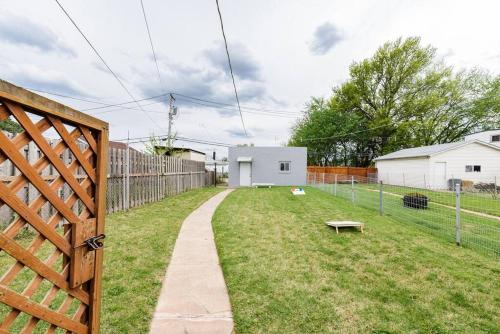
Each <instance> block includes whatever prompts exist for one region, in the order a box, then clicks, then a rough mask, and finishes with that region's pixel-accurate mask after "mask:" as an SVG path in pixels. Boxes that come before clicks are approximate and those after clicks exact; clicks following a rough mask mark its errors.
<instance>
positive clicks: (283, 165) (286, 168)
mask: <svg viewBox="0 0 500 334" xmlns="http://www.w3.org/2000/svg"><path fill="white" fill-rule="evenodd" d="M280 172H281V173H290V161H280Z"/></svg>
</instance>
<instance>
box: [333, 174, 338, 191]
mask: <svg viewBox="0 0 500 334" xmlns="http://www.w3.org/2000/svg"><path fill="white" fill-rule="evenodd" d="M333 195H334V196H337V174H335V183H334V184H333Z"/></svg>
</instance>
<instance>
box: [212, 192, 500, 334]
mask: <svg viewBox="0 0 500 334" xmlns="http://www.w3.org/2000/svg"><path fill="white" fill-rule="evenodd" d="M306 192H307V195H306V196H302V197H300V196H292V195H291V194H290V192H289V189H288V188H273V189H238V190H236V191H234V192H233V193H232V194H230V195H229V197H228V198H227V199H226V200H225V201H224V202H223V203H222V204H221V205H220V206H219V208H218V209H217V211H216V213H215V216H214V219H213V225H214V230H215V236H216V242H217V248H218V251H219V257H220V260H221V264H222V268H223V271H224V276H225V280H226V283H227V285H228V289H229V294H230V298H231V303H232V307H233V313H234V319H235V323H236V331H237V333H408V332H412V333H480V332H483V333H498V332H500V325H499V324H500V283H499V280H498V275H499V274H500V264H499V262H498V260H497V259H495V258H492V257H488V256H485V255H482V254H480V253H477V252H475V251H473V250H470V249H466V248H459V247H456V246H454V245H453V244H451V243H449V242H447V241H445V240H442V239H439V238H436V237H434V236H432V235H430V234H427V233H424V232H423V231H422V230H421V229H419V228H416V227H415V226H412V225H411V224H408V223H401V222H397V221H396V220H393V219H391V218H388V217H382V216H379V215H378V214H377V213H376V212H374V211H373V210H368V209H364V208H361V207H359V206H354V205H352V204H351V203H350V202H349V201H346V200H344V199H342V198H338V197H333V196H331V195H330V194H328V193H326V192H322V191H320V190H318V189H313V188H306ZM347 219H348V220H357V221H361V222H364V223H365V224H366V226H365V234H361V233H359V232H357V231H356V230H350V229H349V230H343V231H342V232H341V233H340V234H339V235H336V234H335V231H334V230H333V229H331V228H329V227H327V226H325V225H324V222H325V221H327V220H347Z"/></svg>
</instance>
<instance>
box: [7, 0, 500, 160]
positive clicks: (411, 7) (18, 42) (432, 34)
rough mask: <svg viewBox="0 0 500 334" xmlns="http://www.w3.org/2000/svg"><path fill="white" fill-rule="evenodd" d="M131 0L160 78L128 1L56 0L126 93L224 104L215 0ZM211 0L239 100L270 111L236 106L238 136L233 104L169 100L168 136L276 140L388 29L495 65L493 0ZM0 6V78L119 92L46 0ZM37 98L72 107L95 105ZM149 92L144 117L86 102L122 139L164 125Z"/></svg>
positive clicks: (82, 91) (107, 94) (497, 9)
mask: <svg viewBox="0 0 500 334" xmlns="http://www.w3.org/2000/svg"><path fill="white" fill-rule="evenodd" d="M143 1H144V6H145V9H146V14H147V18H148V22H149V25H150V30H151V35H152V38H153V44H154V46H155V49H156V52H157V56H158V61H159V67H160V72H161V79H162V82H163V85H162V84H160V80H159V78H158V74H157V71H156V67H155V63H154V60H153V57H152V52H151V48H150V44H149V40H148V35H147V30H146V26H145V23H144V18H143V15H142V11H141V5H140V1H139V0H137V1H136V0H128V1H123V0H122V1H118V0H107V1H102V0H101V1H97V0H86V1H76V0H72V1H69V0H60V2H61V3H62V5H63V6H64V7H65V8H66V10H67V11H68V13H69V14H70V15H71V16H72V17H73V19H74V20H75V21H76V23H77V24H78V25H79V26H80V28H81V29H82V30H83V31H84V33H85V34H86V35H87V37H88V38H89V39H90V40H91V42H92V43H93V44H94V45H95V47H96V48H97V49H98V50H99V51H100V53H101V55H102V56H103V57H104V59H105V60H106V61H107V62H108V64H109V66H110V67H111V68H112V69H113V70H114V71H115V72H116V73H117V75H118V76H119V77H120V78H121V79H122V81H123V82H124V84H125V85H126V87H127V88H128V89H129V90H130V91H131V92H132V94H133V95H134V97H135V98H136V99H142V98H146V97H150V96H154V95H159V94H162V93H164V92H176V93H180V94H185V95H188V96H193V97H196V98H200V99H205V100H214V101H219V102H223V103H228V104H235V99H234V92H233V88H232V84H231V78H230V76H229V75H228V66H227V59H226V54H225V50H224V46H223V40H222V36H221V31H220V25H219V20H218V15H217V9H216V6H215V0H214V1H209V0H205V1H194V0H193V1H189V0H188V1H170V0H168V1H165V0H163V1H159V0H143ZM219 3H220V5H221V11H222V15H223V19H224V25H225V29H226V35H227V38H228V44H229V51H230V53H231V58H232V62H233V67H234V72H235V79H236V85H237V87H238V92H239V96H240V100H241V105H242V106H243V107H250V108H256V109H266V110H272V111H273V112H274V111H278V113H277V114H278V115H279V116H273V115H268V113H269V112H265V113H261V112H259V113H256V112H255V111H253V110H248V109H245V110H246V111H250V112H245V113H244V114H243V118H244V121H245V124H246V127H247V130H248V133H249V135H250V138H246V137H245V136H244V133H243V128H242V125H241V120H240V117H239V114H238V112H237V111H235V110H233V108H231V107H228V109H214V108H208V107H205V106H203V105H199V104H193V103H188V102H187V101H185V100H184V99H178V100H177V103H176V104H177V106H178V107H179V115H178V116H177V117H176V118H175V122H174V130H175V132H176V133H177V134H178V135H179V136H183V137H189V138H199V139H203V140H212V141H218V142H224V143H230V144H238V143H254V144H255V145H266V146H269V145H280V144H282V143H285V142H286V141H287V140H288V138H289V135H290V128H291V127H292V125H293V124H294V122H295V120H296V118H297V117H298V116H299V115H300V111H301V110H302V109H303V108H304V104H305V103H306V102H307V101H308V99H309V98H310V97H311V96H325V97H326V96H328V95H329V94H330V91H331V89H332V87H333V86H335V85H337V84H339V83H342V82H343V81H344V80H346V78H347V76H348V67H349V65H350V64H351V63H352V62H354V61H359V60H361V59H363V58H366V57H369V56H371V55H372V54H373V53H374V51H375V50H376V49H377V47H379V46H380V45H382V44H383V43H384V42H386V41H389V40H394V39H396V38H398V37H400V36H402V37H408V36H420V37H421V38H422V41H423V43H424V44H432V45H433V46H435V47H436V48H437V49H438V55H439V57H441V58H443V60H444V61H445V62H446V63H447V64H450V65H454V66H455V68H456V69H468V68H472V67H481V68H484V69H487V70H489V71H491V72H493V73H499V72H500V33H499V32H500V20H499V18H498V14H499V13H500V1H497V0H491V1H456V0H455V1H451V0H450V1H438V0H433V1H431V0H429V1H415V0H408V1H403V0H393V1H381V0H379V1H375V0H373V1H332V0H324V1H313V0H307V1H306V0H302V1H292V0H287V1H283V0H282V1H277V0H252V1H249V0H247V1H243V0H220V1H219ZM0 6H1V7H0V8H2V10H1V11H0V48H1V50H2V52H1V53H0V78H2V79H4V80H7V81H10V82H12V83H14V84H17V85H20V86H23V87H27V88H34V89H39V90H44V91H49V92H54V93H60V94H63V95H69V96H74V97H78V98H83V99H90V100H99V101H102V102H105V103H110V104H111V103H120V102H125V101H129V100H130V97H129V96H128V95H127V93H126V92H125V91H124V90H123V88H122V87H121V86H120V85H119V83H118V82H117V81H116V80H115V79H114V78H113V76H112V75H111V74H110V73H109V72H108V71H107V70H106V69H105V67H104V66H103V64H102V63H101V62H100V61H99V59H98V58H97V57H96V55H95V54H94V53H93V52H92V50H91V49H90V47H89V46H88V45H87V44H86V43H85V41H84V40H83V38H82V37H81V36H80V35H79V33H78V32H77V31H76V29H75V28H74V27H73V26H72V25H71V23H70V22H69V20H68V19H67V18H66V17H65V16H64V14H63V13H62V11H61V10H60V8H59V7H58V6H57V4H56V3H55V1H52V0H43V1H40V0H39V1H34V0H33V1H24V0H18V1H7V0H0ZM42 95H44V94H42ZM46 96H48V97H50V98H53V99H55V100H58V101H60V102H62V103H65V104H67V105H69V106H72V107H75V108H77V109H80V110H82V109H87V108H95V107H99V106H100V105H98V104H93V103H88V102H82V101H77V100H72V99H67V98H62V97H57V96H50V95H46ZM154 102H158V100H147V101H144V102H141V103H142V104H143V109H144V110H145V112H146V113H148V116H147V115H145V114H144V112H143V111H140V110H135V109H123V108H122V109H119V108H116V107H114V108H107V109H97V110H90V111H87V112H88V113H90V114H95V115H96V117H99V118H102V119H103V120H105V121H107V122H109V123H110V131H111V134H110V137H111V139H119V138H124V137H127V133H128V132H129V133H130V136H131V137H140V136H148V135H150V134H151V133H154V134H166V128H167V124H168V121H167V106H166V104H164V103H154ZM163 102H166V99H164V101H163ZM127 106H128V107H130V108H137V106H136V105H134V104H129V105H127ZM107 110H111V111H109V112H105V113H103V112H104V111H107ZM150 118H151V119H150ZM176 145H178V146H185V147H193V148H196V149H200V150H203V151H207V152H208V151H212V150H213V147H212V146H206V145H198V144H189V143H182V142H177V143H176ZM218 152H220V153H219V154H220V155H224V154H225V150H221V149H219V150H218Z"/></svg>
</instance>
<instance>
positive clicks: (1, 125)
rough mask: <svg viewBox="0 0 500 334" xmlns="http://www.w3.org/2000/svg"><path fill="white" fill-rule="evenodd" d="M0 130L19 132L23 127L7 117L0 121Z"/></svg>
mask: <svg viewBox="0 0 500 334" xmlns="http://www.w3.org/2000/svg"><path fill="white" fill-rule="evenodd" d="M0 130H3V131H7V132H10V133H14V134H16V133H20V132H23V128H22V127H21V125H19V123H17V122H15V121H13V120H11V119H9V118H7V119H5V120H3V121H0Z"/></svg>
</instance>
